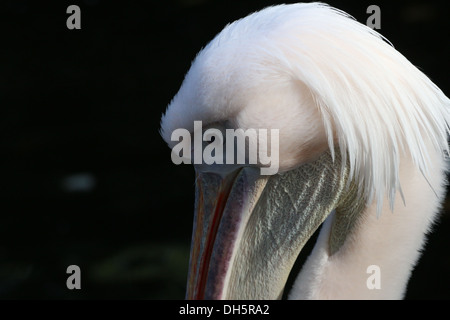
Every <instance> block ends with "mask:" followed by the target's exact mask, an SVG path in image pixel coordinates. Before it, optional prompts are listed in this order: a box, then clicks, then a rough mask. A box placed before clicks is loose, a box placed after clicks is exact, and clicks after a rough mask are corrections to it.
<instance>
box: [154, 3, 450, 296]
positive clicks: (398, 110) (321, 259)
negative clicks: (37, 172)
mask: <svg viewBox="0 0 450 320" xmlns="http://www.w3.org/2000/svg"><path fill="white" fill-rule="evenodd" d="M449 108H450V100H449V99H448V98H447V97H446V96H445V95H444V94H443V93H442V91H441V90H440V89H439V88H438V87H437V86H436V85H435V84H433V83H432V82H431V81H430V79H429V78H427V77H426V76H425V75H424V74H423V73H422V72H421V71H419V70H418V69H417V68H416V67H414V66H413V65H412V64H411V63H410V62H409V61H408V60H407V59H406V58H405V57H404V56H403V55H401V54H400V53H399V52H398V51H396V50H395V49H394V48H393V47H392V45H391V44H390V43H388V41H387V40H386V39H384V38H383V37H382V36H381V35H380V34H378V33H377V32H376V31H374V30H372V29H370V28H369V27H367V26H365V25H363V24H360V23H358V22H357V21H355V20H354V19H353V18H352V17H350V16H349V15H348V14H346V13H345V12H342V11H340V10H338V9H335V8H332V7H330V6H328V5H326V4H321V3H309V4H291V5H278V6H273V7H268V8H266V9H263V10H261V11H259V12H256V13H253V14H250V15H249V16H247V17H245V18H242V19H240V20H237V21H235V22H233V23H231V24H229V25H227V26H226V27H225V28H224V29H223V30H222V31H221V32H220V33H219V34H218V35H217V36H216V37H215V38H214V39H213V40H212V41H211V42H210V43H209V44H208V45H207V46H206V47H205V48H203V49H202V50H201V51H200V53H199V54H198V55H197V57H196V58H195V60H194V61H193V63H192V66H191V68H190V70H189V72H188V73H187V74H186V77H185V79H184V81H183V83H182V85H181V88H180V90H179V92H178V93H177V94H176V96H175V97H174V98H173V100H172V101H171V103H170V104H169V106H168V108H167V111H166V112H165V114H164V115H163V117H162V120H161V134H162V136H163V138H164V140H165V141H166V142H167V143H168V144H169V146H170V147H173V146H174V144H175V143H176V141H172V140H171V133H172V132H173V131H174V129H177V128H185V129H187V130H189V131H190V132H192V130H193V123H194V121H196V120H198V121H202V122H203V125H204V126H206V125H209V126H211V127H217V128H221V130H223V129H224V128H243V129H248V128H267V129H272V128H276V129H279V139H280V147H279V173H278V174H275V175H271V176H263V175H260V173H259V171H258V168H257V167H255V166H247V165H242V166H238V167H236V166H232V167H231V169H229V170H228V171H227V170H226V169H224V167H225V165H222V166H220V165H211V166H208V165H199V166H195V169H196V177H197V178H196V214H195V217H194V228H193V236H192V244H191V258H190V270H189V275H188V288H187V294H186V297H187V298H189V299H276V298H280V297H281V296H282V293H283V290H284V288H285V284H286V280H287V278H288V276H289V273H290V271H291V268H292V266H293V264H294V262H295V260H296V258H297V256H298V254H299V252H300V250H301V249H302V247H303V245H304V244H305V243H306V241H307V240H308V239H309V238H310V237H311V235H312V234H313V232H314V231H315V230H316V229H317V228H318V227H319V226H320V225H321V224H322V227H321V230H320V233H319V236H318V239H317V242H316V244H315V246H314V248H313V250H312V253H311V254H310V256H309V257H308V259H307V261H306V262H305V264H304V265H303V267H302V270H301V271H300V273H299V275H298V276H297V278H296V280H295V282H294V284H293V287H292V288H286V290H290V292H289V295H288V298H291V299H400V298H402V297H403V296H404V293H405V290H406V286H407V283H408V279H409V277H410V275H411V271H412V269H413V267H414V265H415V264H416V262H417V260H418V258H419V256H420V251H421V249H422V247H423V244H424V241H425V238H426V234H427V232H428V231H429V230H430V226H431V225H432V224H433V221H434V220H435V219H436V216H437V214H438V212H439V210H440V205H441V202H442V200H443V197H444V192H445V161H444V160H445V156H446V155H447V154H448V144H447V134H448V132H449V127H448V123H449V120H450V113H449V110H450V109H449ZM373 266H375V268H376V270H378V281H379V283H378V285H377V286H375V287H374V286H372V285H369V282H370V281H369V280H370V279H369V278H370V277H371V273H370V272H372V271H371V270H372V269H371V268H373ZM368 272H369V273H368Z"/></svg>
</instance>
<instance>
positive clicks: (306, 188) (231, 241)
mask: <svg viewBox="0 0 450 320" xmlns="http://www.w3.org/2000/svg"><path fill="white" fill-rule="evenodd" d="M330 167H333V168H337V167H339V168H341V166H340V163H334V162H333V160H331V156H330V154H329V153H326V154H325V155H324V156H321V158H319V159H318V160H316V161H315V162H314V163H311V164H306V165H303V166H301V167H299V168H297V169H295V170H292V171H289V172H286V173H283V174H277V175H273V176H262V175H260V173H259V169H258V168H254V167H253V168H252V167H244V168H241V169H239V170H237V171H234V172H233V173H231V174H228V175H226V176H224V177H223V176H221V175H218V174H215V173H204V172H202V173H198V172H197V177H196V204H195V216H194V226H193V235H192V243H191V254H190V265H189V274H188V284H187V293H186V298H187V299H279V298H281V296H282V294H283V290H284V286H285V283H286V281H287V278H288V276H289V273H290V271H291V269H292V267H293V265H294V263H295V260H296V258H297V256H298V254H299V253H300V251H301V249H302V247H303V246H304V244H305V243H306V241H307V240H308V239H309V238H310V237H311V235H312V234H313V233H314V231H315V230H316V229H317V228H318V227H319V226H320V224H321V223H322V222H323V221H324V220H325V219H326V217H327V216H328V215H329V213H330V212H331V211H332V210H333V209H334V208H335V207H336V205H337V203H338V199H339V196H340V194H341V192H342V190H343V189H344V187H345V181H346V179H345V174H341V170H334V169H333V170H331V168H330Z"/></svg>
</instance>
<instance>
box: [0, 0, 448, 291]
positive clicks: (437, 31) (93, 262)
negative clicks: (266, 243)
mask: <svg viewBox="0 0 450 320" xmlns="http://www.w3.org/2000/svg"><path fill="white" fill-rule="evenodd" d="M289 2H290V1H285V3H289ZM276 3H282V2H277V1H221V0H178V1H117V2H115V1H105V0H103V1H102V0H85V1H70V2H69V1H53V2H51V1H48V2H45V1H21V0H15V1H2V2H1V4H0V20H1V24H2V27H1V28H0V35H1V37H0V41H1V42H0V48H1V50H0V58H1V59H0V132H1V134H0V152H1V160H0V161H1V166H0V175H1V178H0V179H1V180H0V209H1V213H0V237H1V239H0V298H3V299H24V298H26V299H105V298H112V299H182V298H184V290H185V279H186V273H187V264H188V255H189V243H190V234H191V224H192V214H193V191H194V185H193V182H194V174H193V169H192V168H191V167H189V166H175V165H174V164H172V162H171V160H170V150H169V149H168V148H167V146H166V145H165V144H164V142H163V141H162V139H161V137H160V136H159V133H158V130H159V122H160V118H161V114H162V112H163V111H164V110H165V108H166V106H167V104H168V103H169V101H170V99H171V98H172V97H173V95H174V94H175V93H176V92H177V90H178V88H179V86H180V84H181V81H182V80H183V77H184V74H185V73H186V71H187V70H188V68H189V66H190V63H191V60H192V59H193V58H194V57H195V54H196V53H197V52H198V51H199V50H200V49H201V48H202V47H203V46H204V45H206V43H207V42H208V41H210V40H211V39H212V38H213V37H214V35H215V34H217V33H218V32H219V31H220V30H221V29H222V28H223V27H224V26H225V25H226V24H227V23H228V22H231V21H233V20H235V19H238V18H241V17H243V16H245V15H247V14H249V13H251V12H253V11H256V10H259V9H262V8H263V7H265V6H268V5H271V4H276ZM328 3H329V4H331V5H333V6H336V7H338V8H340V9H342V10H344V11H346V12H348V13H350V14H351V15H353V16H354V17H355V18H356V19H357V20H358V21H360V22H362V23H365V22H366V20H367V18H368V16H369V15H368V14H367V13H366V9H367V7H368V6H369V5H371V4H377V5H378V6H380V8H381V30H380V32H381V33H382V34H383V35H384V36H386V37H387V38H388V39H389V40H390V41H391V42H392V43H393V44H394V46H395V47H396V48H397V49H398V50H399V51H400V52H402V53H403V54H404V55H405V56H406V57H407V58H408V59H410V61H412V62H413V63H414V64H415V65H417V66H418V67H420V69H421V70H423V71H424V72H425V73H426V74H427V75H428V76H429V77H430V78H431V79H432V80H433V81H434V82H435V83H436V84H437V85H438V86H439V87H440V88H441V89H442V90H443V91H444V92H445V93H446V94H447V95H449V93H450V82H449V77H448V74H449V72H450V63H449V57H450V42H449V36H450V21H449V18H448V17H449V15H450V10H449V9H448V7H446V5H445V3H446V2H445V1H442V2H437V1H414V2H395V3H392V2H388V1H377V2H368V1H330V2H328ZM70 4H76V5H78V6H79V7H80V8H81V30H68V29H67V27H66V19H67V18H68V16H69V15H68V14H67V13H66V9H67V7H68V6H69V5H70ZM76 177H78V178H80V179H83V177H84V178H85V179H90V181H91V185H90V187H88V188H86V189H84V190H78V191H77V190H71V189H70V187H67V185H68V181H70V179H73V178H76ZM448 209H449V205H447V204H446V205H445V208H444V212H443V213H442V218H441V220H440V222H439V223H438V224H437V225H436V226H435V228H434V229H435V232H434V233H433V234H432V235H431V236H430V237H429V241H428V245H427V246H426V249H425V252H424V255H423V257H422V259H421V260H420V263H419V264H418V266H417V268H416V270H415V271H414V272H413V276H412V279H411V281H410V284H409V287H408V292H407V296H406V298H408V299H430V298H432V299H435V298H440V299H442V298H446V299H448V298H450V275H449V273H450V254H449V249H448V247H449V245H450V214H449V213H448ZM72 264H75V265H78V266H80V268H81V274H82V289H81V290H73V291H71V290H68V289H67V287H66V279H67V276H68V275H67V274H66V268H67V266H69V265H72Z"/></svg>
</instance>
